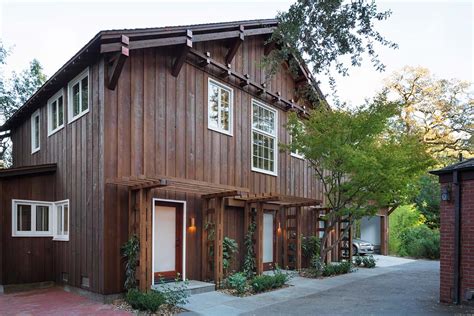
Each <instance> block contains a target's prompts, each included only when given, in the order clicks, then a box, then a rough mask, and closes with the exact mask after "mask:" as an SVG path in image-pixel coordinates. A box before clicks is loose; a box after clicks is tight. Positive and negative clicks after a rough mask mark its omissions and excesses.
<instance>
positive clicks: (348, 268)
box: [322, 262, 352, 276]
mask: <svg viewBox="0 0 474 316" xmlns="http://www.w3.org/2000/svg"><path fill="white" fill-rule="evenodd" d="M349 272H352V264H351V263H350V262H340V263H330V264H327V265H326V266H325V267H324V269H323V272H322V275H323V276H333V275H339V274H346V273H349Z"/></svg>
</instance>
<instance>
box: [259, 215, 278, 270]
mask: <svg viewBox="0 0 474 316" xmlns="http://www.w3.org/2000/svg"><path fill="white" fill-rule="evenodd" d="M265 213H267V214H272V215H273V261H272V262H270V263H269V262H263V252H262V263H263V271H269V270H272V268H274V265H275V263H278V262H277V238H278V236H277V235H278V232H277V229H278V220H277V215H278V211H277V210H268V209H265V208H264V209H263V214H264V215H265ZM262 225H263V223H262ZM262 243H263V240H262Z"/></svg>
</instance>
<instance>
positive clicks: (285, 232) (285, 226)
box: [283, 207, 288, 269]
mask: <svg viewBox="0 0 474 316" xmlns="http://www.w3.org/2000/svg"><path fill="white" fill-rule="evenodd" d="M287 216H288V209H287V208H286V207H285V208H283V268H284V269H286V268H287V267H288V219H287Z"/></svg>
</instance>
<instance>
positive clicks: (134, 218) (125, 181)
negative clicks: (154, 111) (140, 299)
mask: <svg viewBox="0 0 474 316" xmlns="http://www.w3.org/2000/svg"><path fill="white" fill-rule="evenodd" d="M106 183H107V184H109V185H117V186H122V187H126V188H128V192H129V195H128V196H129V202H128V203H129V235H130V236H132V235H134V234H136V235H137V236H139V239H140V264H139V267H138V274H137V279H138V280H139V287H140V290H142V291H148V290H149V289H150V286H151V284H152V280H153V273H152V271H153V269H152V264H153V262H152V245H153V240H152V233H151V231H152V227H153V226H152V225H153V223H152V218H153V216H152V207H153V206H152V202H151V200H152V197H151V190H152V189H156V190H163V191H172V192H181V193H188V194H196V195H199V196H200V197H201V198H202V199H203V203H204V207H203V209H206V208H207V205H209V200H211V199H214V200H215V205H216V206H215V214H214V221H215V223H216V238H215V249H217V251H215V252H214V266H215V267H217V268H216V269H215V273H214V274H215V276H214V278H215V280H216V284H219V283H220V281H221V279H222V266H223V264H222V243H223V235H224V220H223V218H224V216H223V211H224V203H223V199H224V197H231V196H232V197H235V196H239V195H241V194H243V193H247V194H248V192H249V189H247V188H241V187H235V186H228V185H222V184H215V183H210V182H204V181H198V180H190V179H182V178H175V177H168V176H160V175H153V176H149V175H139V176H130V177H120V178H114V179H108V180H107V181H106Z"/></svg>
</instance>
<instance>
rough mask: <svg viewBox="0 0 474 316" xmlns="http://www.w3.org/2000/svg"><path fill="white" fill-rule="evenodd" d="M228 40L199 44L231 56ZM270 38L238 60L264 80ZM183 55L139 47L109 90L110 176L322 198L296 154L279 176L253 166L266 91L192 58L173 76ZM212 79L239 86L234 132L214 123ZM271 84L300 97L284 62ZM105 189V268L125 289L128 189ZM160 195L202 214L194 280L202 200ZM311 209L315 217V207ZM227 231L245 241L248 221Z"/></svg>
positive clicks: (190, 247) (112, 283)
mask: <svg viewBox="0 0 474 316" xmlns="http://www.w3.org/2000/svg"><path fill="white" fill-rule="evenodd" d="M225 44H226V43H225V41H221V42H209V43H200V44H198V45H197V47H195V48H196V49H197V50H199V51H201V52H206V51H209V52H210V53H211V57H212V58H215V59H217V60H219V61H221V62H223V60H224V56H225V54H226V52H227V48H226V46H225ZM263 44H264V39H263V38H255V37H253V38H249V39H246V40H245V41H244V43H243V44H242V46H241V47H240V48H239V50H238V52H237V55H236V56H235V58H234V60H233V62H232V69H233V70H235V71H238V72H240V73H242V74H245V73H248V74H249V75H250V78H251V79H252V80H255V81H257V82H263V81H264V79H265V72H264V70H263V69H262V68H261V67H260V62H259V61H260V59H261V57H262V56H263V49H264V47H263ZM177 54H178V50H177V49H176V48H172V47H169V48H159V49H146V50H137V51H131V53H130V57H129V58H128V60H127V62H126V63H125V66H124V68H123V71H122V74H121V77H120V79H119V82H118V86H117V88H116V90H114V91H111V90H105V111H104V112H105V126H104V128H105V136H104V139H105V158H104V161H105V166H104V168H105V178H106V179H107V178H114V177H121V176H129V175H139V174H147V175H154V174H156V175H167V176H176V177H180V178H189V179H196V180H202V181H208V182H213V183H220V184H227V185H235V186H241V187H248V188H250V190H251V192H253V193H260V192H270V191H272V192H279V193H284V194H291V195H298V196H305V197H313V198H322V194H321V188H320V186H319V185H318V184H317V182H316V181H315V180H314V178H313V173H312V171H311V170H310V169H309V168H308V166H307V164H306V163H305V162H304V161H303V160H301V159H298V158H295V157H291V156H290V155H289V154H288V153H280V154H279V155H278V177H274V176H270V175H265V174H262V173H257V172H252V171H251V165H250V159H251V156H250V154H251V152H250V150H251V143H250V138H251V128H250V124H251V118H250V113H251V103H250V102H251V99H252V98H253V97H255V98H257V99H258V97H256V96H255V95H251V94H249V93H247V92H244V91H242V90H241V89H240V88H238V86H236V85H235V84H236V83H235V82H232V81H227V80H225V79H222V78H219V77H218V76H215V75H213V74H209V73H208V72H207V71H205V70H204V69H202V68H199V67H196V66H194V65H192V64H190V63H186V64H185V65H184V66H183V68H182V70H181V72H180V74H179V76H178V77H177V78H175V77H173V76H172V75H171V67H172V63H173V57H171V56H176V55H177ZM209 77H211V78H213V79H216V80H218V81H220V82H222V83H224V84H227V85H230V86H231V87H232V88H233V89H234V130H233V136H232V137H230V136H227V135H223V134H220V133H218V132H215V131H212V130H209V129H208V128H207V82H208V78H209ZM268 89H269V90H272V91H274V92H276V91H280V92H281V94H282V97H283V98H286V99H291V98H293V97H294V81H293V79H292V77H291V76H290V74H289V73H287V72H286V71H285V70H284V67H282V70H281V71H280V72H279V73H278V74H277V75H276V76H275V77H274V78H272V80H271V82H269V83H268ZM266 103H267V104H268V105H271V104H270V103H268V102H266ZM278 118H279V126H278V136H279V139H278V141H279V142H282V143H287V142H288V141H289V135H288V132H287V131H286V130H285V128H284V125H285V123H286V122H287V118H288V113H287V112H284V111H281V110H280V111H278ZM105 192H106V194H105V214H104V218H105V231H106V235H105V238H106V242H105V247H106V248H105V260H106V262H105V266H106V267H107V269H108V271H109V273H107V274H106V280H105V284H106V285H105V288H106V292H110V293H112V292H117V291H119V290H120V289H121V287H122V284H123V263H120V264H119V262H121V261H120V246H121V245H122V244H123V242H125V240H126V239H127V237H128V236H127V234H128V226H127V225H128V220H127V216H128V202H127V199H128V195H127V191H126V189H121V188H116V187H114V186H111V185H107V186H106V191H105ZM152 196H153V197H157V198H168V199H176V200H186V201H187V215H188V216H187V217H188V219H187V221H189V218H190V217H195V218H196V225H197V227H198V229H197V232H195V233H189V232H188V233H187V262H186V271H187V277H188V278H190V279H200V278H201V267H200V262H201V261H200V256H201V242H200V237H201V236H200V235H201V232H200V229H201V225H202V224H203V223H202V218H201V201H200V199H199V198H197V197H196V196H192V195H186V194H177V193H173V192H168V193H163V192H162V191H158V190H155V191H153V192H152ZM304 214H305V215H304V216H309V215H307V212H305V213H304ZM226 216H227V218H228V220H233V219H234V217H236V218H238V219H237V220H236V222H235V223H236V224H237V225H238V223H240V222H242V223H243V218H242V219H241V218H240V217H239V216H240V215H239V214H238V213H237V211H236V210H232V211H230V213H229V214H227V215H226ZM303 222H305V221H303ZM187 224H189V223H188V222H187ZM226 231H227V233H228V234H232V235H235V237H234V238H236V239H238V240H243V239H242V238H243V236H242V234H243V229H240V227H239V228H235V227H234V228H231V223H230V222H228V223H227V224H226ZM242 247H243V246H242ZM242 249H243V248H242ZM242 252H243V250H242Z"/></svg>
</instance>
